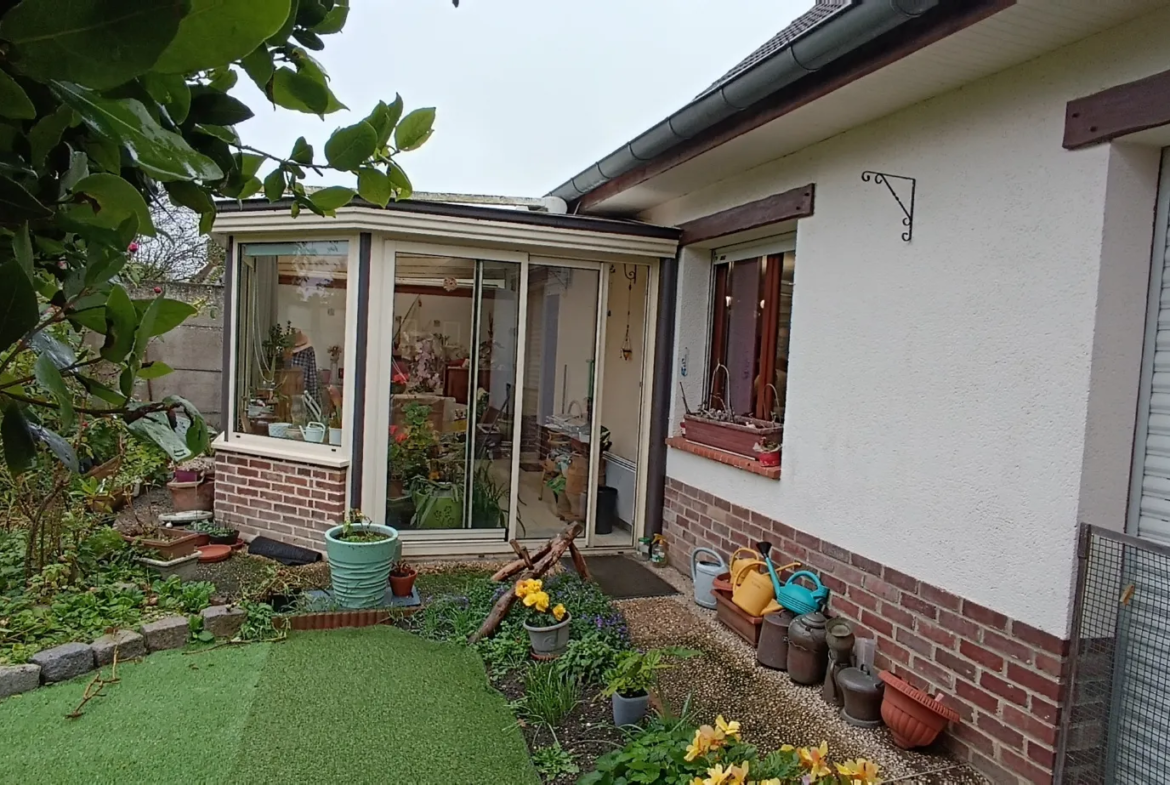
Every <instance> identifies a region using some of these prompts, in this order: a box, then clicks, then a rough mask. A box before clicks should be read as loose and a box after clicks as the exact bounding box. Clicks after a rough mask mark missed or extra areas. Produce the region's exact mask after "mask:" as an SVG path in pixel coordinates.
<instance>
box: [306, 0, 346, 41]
mask: <svg viewBox="0 0 1170 785" xmlns="http://www.w3.org/2000/svg"><path fill="white" fill-rule="evenodd" d="M348 18H349V0H337V2H336V3H335V4H334V6H333V8H332V10H330V11H329V13H327V14H325V18H324V19H322V20H321V21H320V22H318V23H317V24H315V25H313V32H314V33H316V34H317V35H333V34H334V33H340V32H341V28H343V27H345V22H346V20H347V19H348Z"/></svg>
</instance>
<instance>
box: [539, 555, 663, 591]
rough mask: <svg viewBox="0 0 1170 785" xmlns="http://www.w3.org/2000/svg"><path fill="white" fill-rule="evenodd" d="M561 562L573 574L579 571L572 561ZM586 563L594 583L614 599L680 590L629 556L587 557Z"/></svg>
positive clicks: (564, 560)
mask: <svg viewBox="0 0 1170 785" xmlns="http://www.w3.org/2000/svg"><path fill="white" fill-rule="evenodd" d="M561 563H562V564H564V565H565V567H566V569H568V570H570V571H571V572H574V573H575V572H576V571H577V570H576V569H575V568H574V567H573V560H572V559H563V560H562V561H561ZM585 564H586V565H587V566H588V567H589V574H590V575H591V576H592V577H593V581H594V583H596V584H597V585H598V587H599V588H600V589H601V590H602V591H603V592H605V594H606V596H609V597H613V598H614V599H615V600H629V599H633V598H635V597H669V596H670V595H672V594H678V590H677V589H675V588H674V587H673V586H671V585H670V584H669V583H667V582H666V581H664V580H662V578H659V577H658V576H657V575H655V574H654V570H653V569H652V568H650V567H647V566H646V565H645V564H644V563H643V562H640V561H637V560H635V559H631V558H629V557H628V556H586V557H585ZM664 569H665V568H664Z"/></svg>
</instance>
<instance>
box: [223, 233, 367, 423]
mask: <svg viewBox="0 0 1170 785" xmlns="http://www.w3.org/2000/svg"><path fill="white" fill-rule="evenodd" d="M348 268H349V244H348V243H347V242H346V241H345V240H336V241H314V242H288V243H255V244H248V245H245V246H244V247H243V258H242V261H241V265H240V273H239V277H238V279H237V281H238V285H239V300H238V303H239V314H238V335H237V356H236V358H235V362H236V398H237V402H238V403H237V406H236V411H237V415H236V423H235V425H236V430H237V431H239V432H241V433H248V434H254V435H257V436H267V437H272V438H277V439H289V440H294V441H302V442H309V443H317V444H331V445H340V444H341V441H342V410H341V404H342V389H343V386H344V383H345V368H344V367H343V365H342V363H343V362H344V359H345V332H346V322H345V316H346V310H345V300H346V284H347V281H348Z"/></svg>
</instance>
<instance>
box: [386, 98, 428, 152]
mask: <svg viewBox="0 0 1170 785" xmlns="http://www.w3.org/2000/svg"><path fill="white" fill-rule="evenodd" d="M434 124H435V110H434V108H433V107H428V108H425V109H415V110H414V111H413V112H411V113H410V114H408V115H407V116H406V117H403V118H402V120H401V122H399V123H398V127H397V128H395V129H394V145H395V146H396V147H397V148H398V149H399V150H415V149H418V148H419V147H422V146H423V143H424V142H426V140H427V139H430V138H431V133H432V130H433V129H432V126H434Z"/></svg>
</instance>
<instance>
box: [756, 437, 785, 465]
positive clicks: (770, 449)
mask: <svg viewBox="0 0 1170 785" xmlns="http://www.w3.org/2000/svg"><path fill="white" fill-rule="evenodd" d="M752 449H753V450H755V451H756V452H757V453H758V454H759V458H758V460H759V462H760V465H761V466H779V465H780V442H778V441H777V440H776V439H773V438H770V437H764V438H763V439H760V440H759V441H758V442H756V445H755V447H752Z"/></svg>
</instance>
